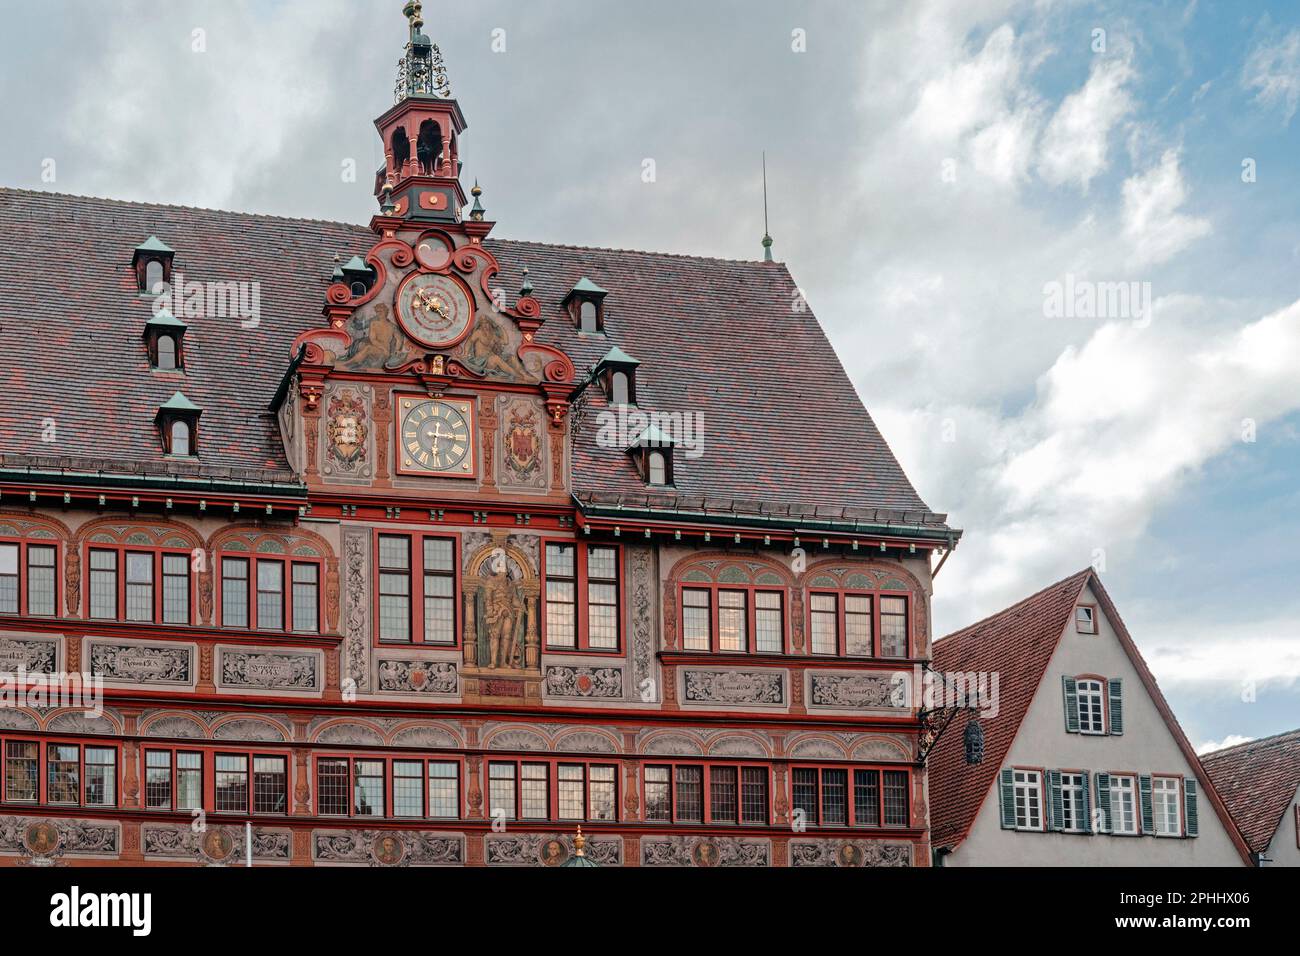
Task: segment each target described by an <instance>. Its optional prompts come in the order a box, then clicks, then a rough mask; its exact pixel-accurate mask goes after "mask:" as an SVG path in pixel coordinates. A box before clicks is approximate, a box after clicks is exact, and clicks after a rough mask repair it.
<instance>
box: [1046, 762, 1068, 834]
mask: <svg viewBox="0 0 1300 956" xmlns="http://www.w3.org/2000/svg"><path fill="white" fill-rule="evenodd" d="M1047 800H1048V807H1049V808H1050V809H1051V818H1050V819H1049V820H1048V824H1047V829H1049V830H1064V829H1065V798H1064V797H1063V796H1062V795H1061V771H1059V770H1049V771H1047Z"/></svg>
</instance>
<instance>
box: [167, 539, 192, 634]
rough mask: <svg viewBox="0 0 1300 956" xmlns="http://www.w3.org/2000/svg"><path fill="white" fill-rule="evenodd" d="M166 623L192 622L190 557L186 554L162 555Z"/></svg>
mask: <svg viewBox="0 0 1300 956" xmlns="http://www.w3.org/2000/svg"><path fill="white" fill-rule="evenodd" d="M162 574H163V579H162V584H163V589H162V601H163V623H164V624H188V623H190V559H189V556H188V555H184V554H164V555H163V556H162Z"/></svg>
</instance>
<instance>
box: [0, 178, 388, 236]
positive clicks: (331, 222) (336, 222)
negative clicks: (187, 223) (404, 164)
mask: <svg viewBox="0 0 1300 956" xmlns="http://www.w3.org/2000/svg"><path fill="white" fill-rule="evenodd" d="M4 193H10V194H14V195H26V196H52V197H55V198H58V199H93V200H94V201H95V202H103V203H112V204H113V205H116V206H135V207H137V208H148V209H180V210H185V211H188V212H214V213H221V214H222V215H226V216H247V217H249V218H250V219H272V220H276V221H278V222H299V223H302V222H312V223H320V224H321V225H326V226H343V227H346V228H348V229H364V230H366V231H369V229H370V227H369V226H367V225H365V224H364V223H359V222H344V221H343V220H341V219H314V218H312V217H310V216H281V215H277V214H275V213H269V212H247V211H245V210H241V209H218V208H216V207H214V206H189V205H186V204H184V203H170V202H143V201H141V200H137V199H118V198H116V197H114V196H96V195H92V194H90V193H65V192H59V191H58V190H54V189H28V188H26V187H22V186H0V194H4Z"/></svg>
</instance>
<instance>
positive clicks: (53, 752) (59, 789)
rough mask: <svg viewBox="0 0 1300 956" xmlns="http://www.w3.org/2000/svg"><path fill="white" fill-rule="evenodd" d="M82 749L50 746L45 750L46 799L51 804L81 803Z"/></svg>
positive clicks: (71, 745)
mask: <svg viewBox="0 0 1300 956" xmlns="http://www.w3.org/2000/svg"><path fill="white" fill-rule="evenodd" d="M80 764H81V748H80V747H78V746H76V745H75V744H50V745H49V746H47V747H46V748H45V765H46V768H47V771H48V774H47V779H46V781H45V799H46V800H47V801H49V802H50V803H80V802H81V767H80Z"/></svg>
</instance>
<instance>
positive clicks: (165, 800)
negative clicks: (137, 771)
mask: <svg viewBox="0 0 1300 956" xmlns="http://www.w3.org/2000/svg"><path fill="white" fill-rule="evenodd" d="M144 765H145V770H144V805H145V807H146V809H150V810H170V809H171V808H172V755H171V751H169V750H147V751H145V755H144Z"/></svg>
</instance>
